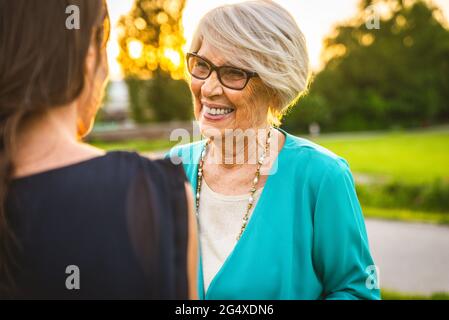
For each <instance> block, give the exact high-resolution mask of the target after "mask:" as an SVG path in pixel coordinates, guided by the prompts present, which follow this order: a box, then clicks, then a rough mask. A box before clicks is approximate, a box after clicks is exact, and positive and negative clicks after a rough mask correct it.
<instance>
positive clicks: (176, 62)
mask: <svg viewBox="0 0 449 320" xmlns="http://www.w3.org/2000/svg"><path fill="white" fill-rule="evenodd" d="M164 56H165V57H166V58H167V59H168V60H170V62H171V63H172V64H173V66H174V67H179V66H180V65H181V56H180V55H179V53H178V52H177V51H175V50H173V49H169V48H166V49H165V50H164Z"/></svg>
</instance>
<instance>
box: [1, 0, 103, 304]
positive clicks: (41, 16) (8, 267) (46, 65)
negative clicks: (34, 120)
mask: <svg viewBox="0 0 449 320" xmlns="http://www.w3.org/2000/svg"><path fill="white" fill-rule="evenodd" d="M70 5H75V6H77V7H78V8H79V18H80V23H79V26H80V28H79V29H69V28H67V27H66V20H67V19H68V18H69V15H70V14H68V13H66V8H67V7H68V6H70ZM108 22H109V20H108V13H107V8H106V4H105V1H104V0H46V1H41V0H14V1H11V0H0V59H1V60H0V135H1V137H0V297H1V296H11V295H12V293H13V291H14V271H15V268H16V267H17V265H16V254H17V251H18V249H19V245H18V243H17V240H16V238H15V236H14V232H13V231H12V230H11V226H10V223H9V219H8V213H7V211H6V204H5V203H6V200H7V195H8V188H9V184H10V181H11V179H12V177H11V176H12V174H13V172H14V163H13V161H12V157H13V154H14V150H15V147H16V145H15V138H16V135H17V130H18V127H19V125H20V124H21V122H22V121H23V120H24V119H26V118H28V117H30V116H32V115H35V114H37V113H40V112H43V111H45V110H46V109H48V108H51V107H56V106H62V105H66V104H68V103H70V102H72V101H74V100H75V99H76V98H77V97H79V96H80V94H81V93H82V91H83V89H84V85H85V62H86V57H87V52H88V48H89V46H90V44H91V41H92V40H94V41H95V43H96V45H97V48H98V51H97V52H98V56H97V57H100V54H101V50H104V47H103V48H102V46H104V44H105V43H106V41H107V36H106V34H107V33H106V30H105V26H106V25H108ZM107 31H109V30H107ZM98 60H99V59H97V61H98Z"/></svg>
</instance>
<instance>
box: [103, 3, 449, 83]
mask: <svg viewBox="0 0 449 320" xmlns="http://www.w3.org/2000/svg"><path fill="white" fill-rule="evenodd" d="M240 1H241V0H187V4H186V8H185V10H184V15H183V23H184V34H185V38H186V40H187V42H189V40H190V39H191V35H192V34H193V32H194V30H195V27H196V23H197V22H198V21H199V20H200V19H201V17H202V16H203V15H204V14H205V13H206V12H207V11H209V10H210V9H212V8H214V7H217V6H219V5H222V4H228V3H235V2H240ZM275 1H276V2H278V3H279V4H281V5H282V6H284V7H285V8H286V9H287V10H289V12H290V13H291V14H292V15H293V16H294V17H295V19H296V21H297V22H298V25H299V27H300V29H301V30H302V32H303V33H304V35H305V37H306V40H307V46H308V50H309V56H310V63H311V66H312V68H313V69H315V70H317V69H319V68H320V67H321V61H320V54H321V50H322V45H323V39H324V38H325V37H326V35H328V34H329V33H330V32H331V31H332V29H333V26H334V25H335V24H337V23H340V22H342V21H345V20H347V19H349V18H351V17H352V16H354V15H355V13H356V12H357V4H358V2H359V0H338V1H335V0H313V1H312V0H275ZM431 1H432V2H433V3H434V4H436V5H437V6H439V7H440V8H442V9H443V14H444V15H445V17H446V19H448V18H449V0H431ZM107 2H108V5H109V13H110V17H111V25H112V30H111V40H110V42H109V44H108V55H109V67H110V74H111V79H112V80H119V79H121V78H122V73H121V70H120V65H119V64H118V62H117V56H118V53H119V46H118V43H117V38H118V32H117V28H115V26H116V24H117V21H118V20H119V18H120V16H121V15H123V14H126V13H128V12H129V11H130V10H131V8H132V5H133V2H134V1H133V0H107Z"/></svg>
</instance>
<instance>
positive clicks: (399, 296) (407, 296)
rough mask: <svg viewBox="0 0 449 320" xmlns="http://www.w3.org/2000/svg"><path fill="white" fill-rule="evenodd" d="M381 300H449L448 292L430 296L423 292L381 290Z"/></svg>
mask: <svg viewBox="0 0 449 320" xmlns="http://www.w3.org/2000/svg"><path fill="white" fill-rule="evenodd" d="M381 296H382V300H449V293H444V292H442V293H434V294H432V295H430V296H426V295H423V294H412V293H399V292H395V291H388V290H384V289H382V290H381Z"/></svg>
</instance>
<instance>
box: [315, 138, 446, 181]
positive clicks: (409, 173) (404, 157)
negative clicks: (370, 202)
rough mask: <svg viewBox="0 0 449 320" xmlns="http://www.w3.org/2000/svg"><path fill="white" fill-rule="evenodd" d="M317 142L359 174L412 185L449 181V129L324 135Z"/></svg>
mask: <svg viewBox="0 0 449 320" xmlns="http://www.w3.org/2000/svg"><path fill="white" fill-rule="evenodd" d="M314 141H315V142H317V143H318V144H320V145H322V146H324V147H326V148H328V149H330V150H331V151H333V152H334V153H336V154H338V155H340V156H342V157H343V158H345V159H346V160H348V162H349V164H350V166H351V170H352V171H353V172H356V173H364V174H370V175H375V176H380V177H387V178H392V179H397V180H399V181H403V182H409V183H423V182H432V181H434V180H435V179H437V178H443V179H446V180H449V130H446V131H441V130H440V131H429V132H426V131H423V132H409V133H407V132H404V133H382V134H373V135H357V134H354V135H345V136H338V135H336V136H327V137H326V136H323V137H320V138H317V139H314Z"/></svg>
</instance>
